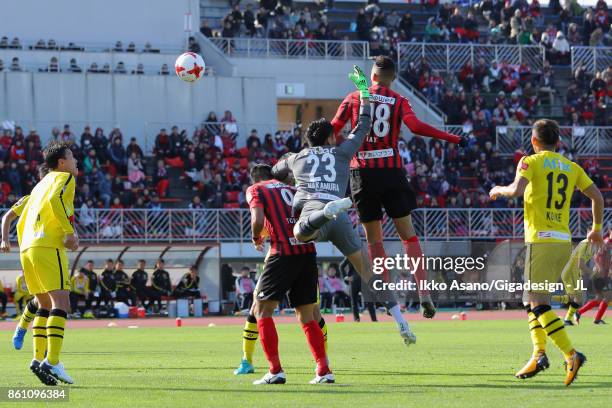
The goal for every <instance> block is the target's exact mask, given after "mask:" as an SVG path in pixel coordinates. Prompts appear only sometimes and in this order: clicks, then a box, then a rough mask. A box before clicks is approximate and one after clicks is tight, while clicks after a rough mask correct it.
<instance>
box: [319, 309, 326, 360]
mask: <svg viewBox="0 0 612 408" xmlns="http://www.w3.org/2000/svg"><path fill="white" fill-rule="evenodd" d="M319 327H320V328H321V331H322V332H323V338H324V339H325V354H327V324H326V323H325V319H323V316H321V320H319Z"/></svg>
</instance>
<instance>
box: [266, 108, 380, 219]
mask: <svg viewBox="0 0 612 408" xmlns="http://www.w3.org/2000/svg"><path fill="white" fill-rule="evenodd" d="M371 122H372V119H371V117H370V107H369V106H361V107H360V109H359V120H358V122H357V126H355V128H354V129H353V130H352V131H351V134H350V135H349V136H348V137H347V138H346V140H345V141H344V142H343V143H342V144H341V145H339V146H329V145H328V146H316V147H307V148H304V149H302V151H300V152H299V153H296V154H294V155H291V156H289V157H288V158H286V159H283V160H280V161H279V162H278V163H276V165H275V166H274V167H273V168H272V174H273V176H274V177H275V178H277V179H279V180H284V179H286V178H287V176H288V175H289V172H292V173H293V178H294V180H295V187H296V188H297V190H298V191H297V193H296V195H295V197H294V199H293V207H294V208H296V209H300V208H302V206H303V205H304V203H305V202H306V201H309V200H317V201H322V202H327V201H332V200H337V199H339V198H343V197H344V196H345V193H346V187H347V184H348V180H349V176H350V169H349V167H350V166H349V165H350V162H351V158H352V157H353V156H354V155H355V153H357V151H358V150H359V148H360V147H361V144H362V143H363V141H364V139H365V137H366V136H367V135H368V134H370V126H371Z"/></svg>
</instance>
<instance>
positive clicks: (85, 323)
mask: <svg viewBox="0 0 612 408" xmlns="http://www.w3.org/2000/svg"><path fill="white" fill-rule="evenodd" d="M454 314H458V312H438V313H437V314H436V317H435V319H434V320H437V321H450V320H451V317H452V315H454ZM466 315H467V320H509V319H510V320H517V319H520V320H524V319H525V317H526V316H525V311H523V310H507V311H501V310H497V311H480V312H478V311H467V312H466ZM404 316H406V319H407V320H408V321H409V322H412V321H427V319H425V318H423V316H421V315H420V314H418V313H405V314H404ZM324 317H325V320H326V321H327V322H331V323H335V316H334V315H324ZM344 318H345V322H352V321H353V317H352V315H350V314H346V313H345V315H344ZM378 320H379V321H383V322H386V321H392V318H391V317H390V316H387V315H383V314H382V313H378ZM274 321H275V322H276V323H295V316H294V315H285V316H275V317H274ZM361 321H362V322H368V321H370V318H369V316H367V314H366V315H362V317H361ZM110 322H113V323H115V324H116V325H117V327H128V326H138V327H174V326H176V321H175V319H171V318H164V317H155V318H146V319H99V320H69V321H68V327H70V328H75V329H97V328H101V327H107V326H108V324H109V323H110ZM211 323H212V324H214V325H216V326H231V325H242V324H244V316H211V317H190V318H184V319H182V325H183V327H204V326H208V325H209V324H211ZM15 324H16V322H14V321H10V320H7V321H2V322H0V330H14V329H15ZM338 324H341V323H338Z"/></svg>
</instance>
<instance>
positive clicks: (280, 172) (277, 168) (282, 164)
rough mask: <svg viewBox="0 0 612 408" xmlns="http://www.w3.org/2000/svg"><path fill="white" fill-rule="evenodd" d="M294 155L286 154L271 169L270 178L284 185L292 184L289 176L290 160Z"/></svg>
mask: <svg viewBox="0 0 612 408" xmlns="http://www.w3.org/2000/svg"><path fill="white" fill-rule="evenodd" d="M294 156H295V153H287V154H285V155H284V156H283V157H281V159H280V160H279V161H278V162H277V163H276V164H275V165H274V167H272V177H274V178H275V179H277V180H278V181H281V182H283V183H285V184H293V182H292V181H293V177H292V174H291V164H292V158H293V157H294Z"/></svg>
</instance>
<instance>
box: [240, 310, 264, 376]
mask: <svg viewBox="0 0 612 408" xmlns="http://www.w3.org/2000/svg"><path fill="white" fill-rule="evenodd" d="M251 310H252V308H251ZM258 336H259V330H258V329H257V319H256V318H255V315H254V314H253V313H252V312H251V313H249V315H248V316H247V319H246V322H245V323H244V329H242V361H240V365H239V366H238V368H237V369H235V370H234V375H241V374H253V373H254V372H255V368H254V367H253V351H255V343H256V342H257V337H258Z"/></svg>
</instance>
